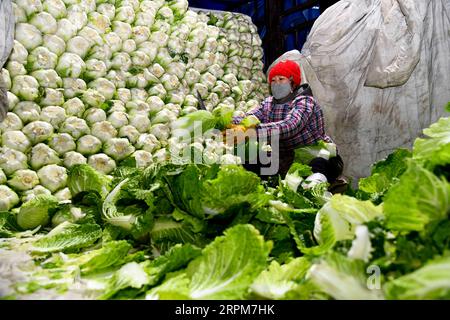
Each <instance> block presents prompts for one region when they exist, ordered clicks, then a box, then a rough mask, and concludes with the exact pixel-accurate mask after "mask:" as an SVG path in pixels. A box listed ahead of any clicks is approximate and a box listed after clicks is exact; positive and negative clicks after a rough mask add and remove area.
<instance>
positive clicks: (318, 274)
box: [307, 253, 383, 300]
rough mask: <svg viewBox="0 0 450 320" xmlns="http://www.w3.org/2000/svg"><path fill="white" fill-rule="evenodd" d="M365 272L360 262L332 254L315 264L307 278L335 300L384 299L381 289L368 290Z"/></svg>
mask: <svg viewBox="0 0 450 320" xmlns="http://www.w3.org/2000/svg"><path fill="white" fill-rule="evenodd" d="M364 271H365V270H364V265H363V264H362V263H361V262H360V261H358V260H350V259H348V258H346V257H344V256H341V255H339V254H337V253H332V254H329V255H327V256H325V257H323V258H322V259H321V260H320V261H319V262H318V263H315V264H314V265H313V266H312V267H311V269H310V270H309V271H308V274H307V277H308V278H309V279H311V281H312V282H313V283H314V284H315V285H316V286H317V287H319V288H320V289H321V290H322V291H323V292H325V293H326V294H328V295H330V296H331V297H333V298H334V299H343V300H378V299H383V294H382V292H381V288H380V289H376V288H373V289H369V288H368V285H367V280H366V275H365V274H364Z"/></svg>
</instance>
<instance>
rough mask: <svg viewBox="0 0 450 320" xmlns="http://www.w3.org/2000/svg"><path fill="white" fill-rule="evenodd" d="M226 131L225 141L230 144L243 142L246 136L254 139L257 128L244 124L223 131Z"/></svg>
mask: <svg viewBox="0 0 450 320" xmlns="http://www.w3.org/2000/svg"><path fill="white" fill-rule="evenodd" d="M222 133H224V141H225V142H226V143H227V144H228V145H234V144H236V145H237V144H241V143H243V142H245V140H246V138H249V139H254V138H255V137H256V130H255V129H248V128H246V127H244V126H242V125H235V126H234V127H233V128H232V129H227V130H225V131H222Z"/></svg>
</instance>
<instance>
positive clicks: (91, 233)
mask: <svg viewBox="0 0 450 320" xmlns="http://www.w3.org/2000/svg"><path fill="white" fill-rule="evenodd" d="M101 236H102V229H101V228H100V226H99V225H97V224H81V225H80V224H74V223H70V222H63V223H61V224H60V225H58V226H57V227H56V228H54V229H53V230H52V231H50V232H49V233H48V234H47V235H45V236H44V237H42V238H40V239H38V240H36V241H35V242H33V244H32V246H31V248H30V250H31V251H33V252H36V253H47V252H57V251H62V252H66V251H74V250H78V249H81V248H86V247H89V246H90V245H92V244H94V242H95V241H97V240H98V239H99V238H100V237H101Z"/></svg>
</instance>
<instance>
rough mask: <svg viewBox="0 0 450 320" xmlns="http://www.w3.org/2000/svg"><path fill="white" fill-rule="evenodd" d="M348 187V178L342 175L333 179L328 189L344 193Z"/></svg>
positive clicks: (335, 192) (333, 192)
mask: <svg viewBox="0 0 450 320" xmlns="http://www.w3.org/2000/svg"><path fill="white" fill-rule="evenodd" d="M347 189H348V180H347V178H346V177H344V176H339V177H338V178H337V179H336V181H334V182H333V183H332V184H331V185H330V187H329V188H328V191H330V192H331V193H332V194H337V193H345V192H346V191H347Z"/></svg>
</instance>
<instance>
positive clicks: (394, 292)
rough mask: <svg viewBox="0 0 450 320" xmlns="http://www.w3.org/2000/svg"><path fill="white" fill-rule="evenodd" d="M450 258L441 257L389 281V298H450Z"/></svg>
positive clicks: (387, 290)
mask: <svg viewBox="0 0 450 320" xmlns="http://www.w3.org/2000/svg"><path fill="white" fill-rule="evenodd" d="M449 279H450V258H449V257H444V258H442V257H440V258H437V259H435V260H432V261H430V262H429V263H428V264H427V265H426V266H424V267H422V268H420V269H418V270H416V271H414V272H412V273H410V274H408V275H405V276H403V277H400V278H397V279H395V280H392V281H390V282H388V283H387V284H386V286H385V292H386V296H387V298H388V299H402V300H404V299H450V283H449Z"/></svg>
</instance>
